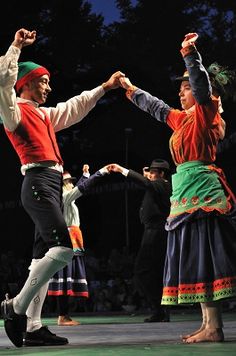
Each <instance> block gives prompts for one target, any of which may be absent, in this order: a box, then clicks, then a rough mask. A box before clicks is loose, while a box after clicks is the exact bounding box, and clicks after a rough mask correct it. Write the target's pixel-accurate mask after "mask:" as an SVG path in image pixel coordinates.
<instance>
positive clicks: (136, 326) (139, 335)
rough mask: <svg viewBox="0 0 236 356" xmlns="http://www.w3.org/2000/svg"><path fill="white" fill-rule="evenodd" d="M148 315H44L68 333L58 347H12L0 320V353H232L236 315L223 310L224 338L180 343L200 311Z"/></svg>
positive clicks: (182, 355)
mask: <svg viewBox="0 0 236 356" xmlns="http://www.w3.org/2000/svg"><path fill="white" fill-rule="evenodd" d="M146 316H147V315H120V314H113V315H101V314H100V315H95V314H93V313H91V314H90V315H84V314H81V315H79V316H78V315H74V319H75V320H79V321H80V323H81V325H78V326H76V327H61V326H60V327H58V326H57V318H56V317H55V316H54V317H50V318H43V323H44V324H45V325H48V326H49V328H50V330H51V331H52V332H55V333H57V334H58V335H61V336H64V337H68V339H69V344H68V345H66V346H59V347H45V346H44V347H23V348H15V347H14V346H13V345H12V344H11V343H10V341H9V340H8V338H7V336H6V334H5V331H4V327H3V320H0V355H4V356H8V355H27V356H29V355H45V356H47V355H50V356H64V355H79V356H146V355H147V356H154V355H157V356H188V355H189V356H190V355H191V356H192V355H193V356H195V355H202V356H205V355H206V356H207V355H213V354H214V356H223V355H224V356H226V355H227V356H235V355H236V315H235V312H226V313H223V319H224V325H225V328H224V332H225V342H223V343H199V344H194V345H186V344H183V343H182V342H181V340H180V335H181V334H182V333H185V332H189V331H193V330H196V329H197V328H198V327H199V325H200V322H201V321H200V312H199V311H196V310H195V311H194V310H193V311H192V312H191V309H189V310H187V312H185V311H178V312H175V311H173V313H171V322H170V323H143V319H144V318H145V317H146Z"/></svg>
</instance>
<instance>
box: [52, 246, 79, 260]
mask: <svg viewBox="0 0 236 356" xmlns="http://www.w3.org/2000/svg"><path fill="white" fill-rule="evenodd" d="M45 256H47V257H50V258H51V259H53V260H57V261H61V262H65V263H69V262H71V260H72V257H73V249H72V248H69V247H64V246H56V247H51V248H50V249H49V250H48V252H47V253H46V254H45Z"/></svg>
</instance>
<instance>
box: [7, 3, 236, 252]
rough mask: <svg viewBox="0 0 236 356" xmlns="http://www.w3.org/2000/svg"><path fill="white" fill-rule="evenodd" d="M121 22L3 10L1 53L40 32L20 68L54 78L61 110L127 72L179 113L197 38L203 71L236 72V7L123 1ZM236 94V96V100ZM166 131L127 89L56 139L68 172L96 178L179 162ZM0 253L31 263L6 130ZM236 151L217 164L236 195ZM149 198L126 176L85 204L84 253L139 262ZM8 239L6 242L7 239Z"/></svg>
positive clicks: (112, 179) (231, 113)
mask: <svg viewBox="0 0 236 356" xmlns="http://www.w3.org/2000/svg"><path fill="white" fill-rule="evenodd" d="M116 5H117V7H118V9H119V11H120V13H121V16H120V17H121V21H120V22H114V23H112V24H110V25H109V26H105V25H104V19H103V17H102V16H101V15H99V16H98V15H96V14H95V13H93V12H92V7H91V4H90V3H89V1H82V0H80V1H64V0H58V1H40V2H33V3H32V1H24V2H20V1H11V2H9V4H8V3H4V4H1V14H2V16H1V22H0V45H1V53H2V54H3V53H5V52H6V51H7V49H8V47H9V45H10V43H11V42H12V41H13V39H14V34H15V32H16V31H17V30H18V29H19V28H21V27H24V28H27V29H29V30H36V31H37V41H36V43H35V44H33V45H32V46H29V47H26V48H24V49H23V51H22V54H21V57H20V60H21V61H25V60H32V61H35V62H36V63H39V64H41V65H44V66H45V67H47V68H48V69H49V70H50V72H51V87H52V89H53V91H52V93H51V94H50V96H49V99H48V102H47V106H55V105H56V103H58V102H60V101H65V100H67V99H69V98H70V97H72V96H74V95H78V94H80V93H81V92H82V91H83V90H90V89H93V88H94V87H96V86H97V85H100V84H101V83H102V82H104V81H106V80H107V79H108V78H109V77H110V75H111V74H112V73H114V72H115V71H117V70H121V71H123V72H124V73H126V75H127V76H128V77H129V78H130V79H131V81H132V82H133V83H134V84H135V85H137V86H139V87H140V88H142V89H145V90H147V91H149V92H150V93H152V94H153V95H156V96H158V97H159V98H161V99H163V100H164V101H166V102H167V103H168V104H169V105H170V106H173V107H176V108H179V99H178V87H176V85H175V84H174V81H173V78H174V77H175V76H178V75H181V74H182V73H183V72H184V64H183V60H182V58H181V55H180V52H179V50H180V47H181V42H182V40H183V38H184V35H185V34H186V33H188V32H197V33H198V34H199V40H198V44H197V47H198V49H199V51H200V53H201V54H202V56H203V59H204V60H203V62H204V64H205V66H208V65H209V64H211V63H212V62H215V61H217V62H218V63H220V64H222V65H226V66H229V67H230V68H231V69H235V68H236V31H235V29H236V5H235V1H234V0H232V1H229V0H228V1H194V0H190V1H187V0H185V1H183V0H178V1H173V0H165V1H162V0H159V1H158V2H156V0H149V1H144V0H139V1H137V5H136V6H132V5H131V2H130V1H128V0H120V1H116ZM235 93H236V90H235ZM223 106H224V110H225V111H224V114H223V117H224V119H225V121H226V122H227V130H226V136H230V135H231V134H232V133H233V132H235V130H236V118H235V112H236V110H235V109H236V107H235V106H236V104H235V102H233V101H232V100H228V101H226V102H225V103H223ZM170 135H171V132H170V130H169V128H168V127H166V126H165V125H163V124H161V123H158V122H156V121H155V120H154V119H153V118H151V116H149V115H148V114H146V113H144V112H142V111H141V110H139V109H138V108H136V107H135V106H134V105H133V104H132V103H130V102H129V101H128V100H127V99H126V97H125V92H124V90H123V89H121V88H119V89H117V90H112V91H110V92H108V93H107V94H106V95H105V96H104V97H103V98H102V99H101V100H100V101H99V102H98V104H97V106H96V107H95V108H94V109H93V110H92V111H91V112H90V113H89V115H88V116H87V117H86V118H85V119H84V120H83V121H82V122H80V123H78V124H76V125H74V126H73V127H71V128H68V129H66V130H64V131H62V132H60V133H58V141H59V145H60V148H61V153H62V156H63V159H64V162H65V169H67V170H69V171H70V172H71V174H72V175H76V176H77V177H79V176H80V175H81V172H82V166H83V164H84V163H87V164H89V166H90V171H91V173H93V172H95V171H96V170H98V169H99V168H101V167H103V166H104V165H105V164H108V163H111V162H116V163H119V164H121V165H125V166H126V167H128V168H132V169H135V170H137V171H139V172H140V173H141V172H142V167H144V166H146V165H149V164H150V162H151V161H152V160H153V159H154V158H163V159H166V160H168V161H169V162H170V164H171V167H172V172H174V171H175V167H174V164H173V162H172V160H171V157H170V153H169V147H168V141H169V138H170ZM0 138H1V140H0V147H1V149H0V166H1V174H0V183H1V184H0V186H1V188H0V229H1V249H2V251H3V252H4V251H7V250H9V249H13V250H15V251H17V253H19V254H20V255H22V256H25V257H28V256H30V255H31V246H32V241H33V231H34V230H33V225H32V223H31V220H30V219H29V217H28V216H27V214H26V213H25V212H24V210H23V208H22V207H21V203H20V188H21V182H22V178H23V177H22V175H21V173H20V163H19V159H18V157H17V155H16V153H15V152H14V150H13V149H12V147H11V146H10V143H9V142H8V139H7V137H6V135H5V132H4V130H3V127H2V126H1V125H0ZM235 161H236V155H235V148H234V147H232V148H231V150H228V151H227V152H224V153H223V154H222V155H221V156H220V157H219V158H218V162H217V163H218V164H219V165H220V166H221V167H222V168H224V170H225V173H226V175H227V178H228V180H229V182H230V184H231V186H232V188H233V190H234V191H236V189H235V188H236V179H235V178H236V170H235ZM142 194H143V192H142V191H140V190H139V189H137V188H136V187H135V186H134V185H133V184H131V183H129V182H127V179H125V178H124V177H123V176H121V175H114V174H111V175H110V176H108V177H106V178H104V179H103V180H102V181H101V185H100V186H99V187H97V189H94V191H93V192H92V193H91V194H90V195H89V196H84V197H82V198H80V199H79V200H78V201H77V203H78V206H79V209H80V215H81V228H82V231H83V234H84V240H85V246H86V247H87V248H91V249H93V250H94V251H95V252H96V253H97V254H98V255H107V254H109V252H110V250H111V249H112V248H114V247H116V248H118V249H120V250H122V249H123V248H124V247H127V248H128V250H129V251H130V252H131V253H133V252H135V251H136V250H137V247H138V246H139V243H140V239H141V235H142V226H141V225H140V222H139V217H138V209H139V206H140V203H141V199H142ZM4 231H5V232H4Z"/></svg>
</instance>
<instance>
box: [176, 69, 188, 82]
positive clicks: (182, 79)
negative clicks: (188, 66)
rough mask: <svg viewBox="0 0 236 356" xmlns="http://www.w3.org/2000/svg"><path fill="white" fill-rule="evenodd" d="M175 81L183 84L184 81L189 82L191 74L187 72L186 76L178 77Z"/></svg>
mask: <svg viewBox="0 0 236 356" xmlns="http://www.w3.org/2000/svg"><path fill="white" fill-rule="evenodd" d="M175 80H176V81H178V82H183V81H185V80H187V81H188V80H189V74H188V71H187V70H186V71H185V72H184V74H183V75H182V77H177V78H175Z"/></svg>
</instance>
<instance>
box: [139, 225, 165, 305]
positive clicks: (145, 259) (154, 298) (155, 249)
mask: <svg viewBox="0 0 236 356" xmlns="http://www.w3.org/2000/svg"><path fill="white" fill-rule="evenodd" d="M166 245H167V232H166V231H165V228H164V223H163V226H158V227H149V226H145V227H144V233H143V237H142V242H141V246H140V249H139V251H138V253H137V256H136V260H135V265H134V281H135V285H136V288H137V289H138V291H139V292H140V293H141V294H142V295H144V296H145V297H146V299H147V301H148V302H149V304H150V306H151V307H152V309H153V310H155V311H156V312H158V310H160V309H162V307H161V298H162V289H163V271H164V263H165V256H166Z"/></svg>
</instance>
